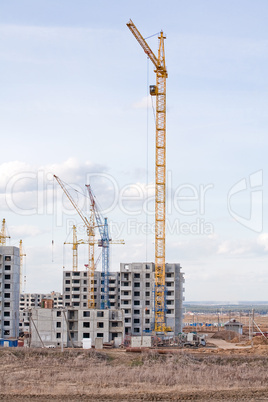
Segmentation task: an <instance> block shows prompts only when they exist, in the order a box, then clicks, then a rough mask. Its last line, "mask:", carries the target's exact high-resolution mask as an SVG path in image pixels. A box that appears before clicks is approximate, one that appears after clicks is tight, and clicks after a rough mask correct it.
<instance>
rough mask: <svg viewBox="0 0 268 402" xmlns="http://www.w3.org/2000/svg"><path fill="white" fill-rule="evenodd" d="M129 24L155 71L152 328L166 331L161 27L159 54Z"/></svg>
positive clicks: (163, 52)
mask: <svg viewBox="0 0 268 402" xmlns="http://www.w3.org/2000/svg"><path fill="white" fill-rule="evenodd" d="M127 26H128V28H129V29H130V31H131V32H132V34H133V35H134V36H135V38H136V39H137V41H138V42H139V44H140V45H141V47H142V48H143V50H144V52H145V53H146V55H147V56H148V57H149V59H150V60H151V61H152V63H153V65H154V67H155V70H154V72H155V73H156V85H151V86H150V94H151V95H152V96H156V148H155V327H154V329H155V331H156V332H165V331H167V330H169V328H167V327H166V314H165V311H166V305H165V243H166V241H165V237H166V236H165V230H166V79H167V76H168V74H167V70H166V63H165V50H164V39H166V38H165V36H164V34H163V31H161V32H160V35H159V36H158V41H159V43H158V57H156V56H155V54H154V53H153V51H152V50H151V48H150V46H149V45H148V43H147V42H146V40H145V39H144V38H143V36H142V35H141V33H140V32H139V31H138V29H137V27H136V26H135V24H134V23H133V22H132V21H131V20H130V21H129V22H128V23H127Z"/></svg>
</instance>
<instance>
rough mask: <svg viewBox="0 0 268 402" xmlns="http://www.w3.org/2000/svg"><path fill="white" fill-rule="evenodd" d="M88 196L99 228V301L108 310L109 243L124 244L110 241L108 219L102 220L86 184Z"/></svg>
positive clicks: (93, 197)
mask: <svg viewBox="0 0 268 402" xmlns="http://www.w3.org/2000/svg"><path fill="white" fill-rule="evenodd" d="M86 187H87V190H88V194H89V197H90V201H91V206H92V208H93V211H94V214H95V219H96V223H97V226H98V228H99V232H100V237H101V240H100V241H99V243H98V245H99V247H102V274H103V285H104V286H103V299H102V301H101V308H102V309H105V308H109V307H110V306H109V267H110V243H112V244H125V242H124V240H112V239H110V237H109V227H108V219H107V218H103V217H102V214H101V213H100V210H99V208H98V206H97V204H96V200H95V196H94V194H93V191H92V189H91V186H90V185H89V184H86Z"/></svg>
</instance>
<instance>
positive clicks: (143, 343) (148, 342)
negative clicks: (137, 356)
mask: <svg viewBox="0 0 268 402" xmlns="http://www.w3.org/2000/svg"><path fill="white" fill-rule="evenodd" d="M151 346H152V337H151V336H148V335H147V336H132V337H131V347H132V348H150V347H151Z"/></svg>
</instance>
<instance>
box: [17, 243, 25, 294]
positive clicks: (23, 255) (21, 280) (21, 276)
mask: <svg viewBox="0 0 268 402" xmlns="http://www.w3.org/2000/svg"><path fill="white" fill-rule="evenodd" d="M19 244H20V245H19V248H20V293H22V292H23V257H26V254H24V253H23V247H22V240H20V243H19Z"/></svg>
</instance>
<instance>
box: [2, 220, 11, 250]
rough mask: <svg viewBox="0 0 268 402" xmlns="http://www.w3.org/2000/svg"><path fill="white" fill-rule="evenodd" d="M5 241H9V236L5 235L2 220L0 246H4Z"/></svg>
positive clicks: (4, 226) (4, 224) (3, 221)
mask: <svg viewBox="0 0 268 402" xmlns="http://www.w3.org/2000/svg"><path fill="white" fill-rule="evenodd" d="M6 239H10V236H7V235H6V220H5V219H3V220H2V228H1V232H0V246H6Z"/></svg>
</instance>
